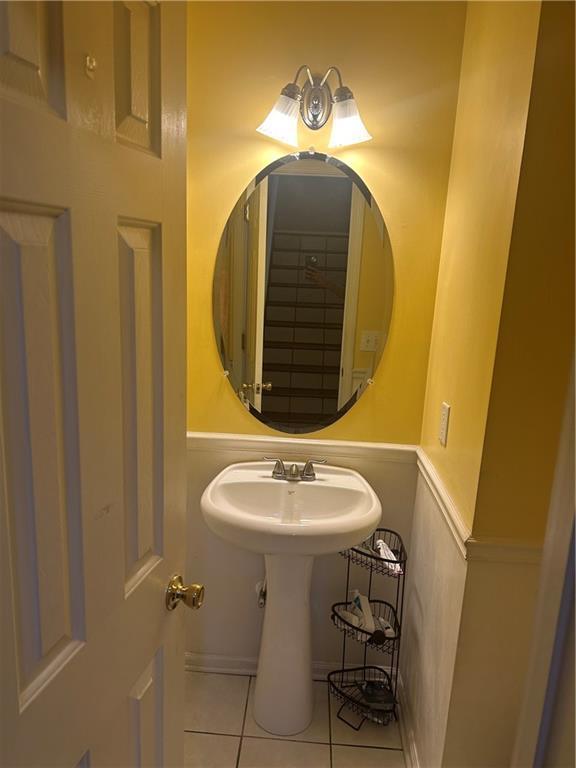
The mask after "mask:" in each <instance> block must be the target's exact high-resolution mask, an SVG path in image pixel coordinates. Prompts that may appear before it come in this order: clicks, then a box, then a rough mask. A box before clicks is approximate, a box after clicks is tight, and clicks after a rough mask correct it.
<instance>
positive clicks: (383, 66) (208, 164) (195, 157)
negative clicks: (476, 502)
mask: <svg viewBox="0 0 576 768" xmlns="http://www.w3.org/2000/svg"><path fill="white" fill-rule="evenodd" d="M464 18H465V4H464V3H459V2H448V3H433V2H423V3H419V2H409V3H408V2H407V3H377V2H375V3H362V2H353V3H352V2H350V3H338V2H336V3H330V2H326V3H324V2H319V3H315V2H307V3H283V2H270V3H225V2H224V3H191V4H190V5H189V72H188V83H189V115H188V131H189V148H188V164H189V165H188V171H189V173H188V210H189V236H188V306H189V317H188V343H189V350H188V366H189V375H188V428H189V429H192V430H200V431H215V432H239V433H253V434H262V433H264V434H266V433H273V432H274V431H273V430H270V429H268V428H267V427H265V426H264V425H262V424H260V423H259V422H258V421H256V420H255V419H254V418H253V417H251V416H250V415H249V414H248V413H247V412H246V411H245V409H244V408H243V407H242V406H241V404H240V403H239V402H238V400H237V398H236V396H235V395H234V394H233V392H232V391H231V389H230V386H229V384H228V382H227V381H226V379H225V378H224V376H223V373H222V368H221V365H220V361H219V358H218V353H217V350H216V345H215V343H214V335H213V330H212V312H211V296H212V273H213V269H214V261H215V258H216V253H217V249H218V242H219V239H220V235H221V233H222V230H223V228H224V225H225V222H226V219H227V218H228V215H229V213H230V211H231V210H232V208H233V206H234V204H235V202H236V200H237V199H238V197H239V195H240V194H241V193H242V191H243V190H244V188H245V187H246V186H247V184H248V183H249V182H250V180H251V179H252V178H253V177H254V176H255V174H256V173H257V172H258V171H259V170H260V169H261V168H263V167H264V166H266V165H267V164H268V163H269V162H271V161H272V160H273V159H275V158H277V157H280V156H282V155H284V154H286V153H287V151H288V148H286V147H284V146H282V145H280V144H278V143H276V142H274V141H272V140H270V139H267V138H265V137H262V136H260V135H259V134H258V133H256V130H255V128H256V126H257V125H258V124H259V123H260V122H261V121H262V119H263V118H264V117H265V115H266V114H267V112H268V111H269V109H270V108H271V106H272V104H273V103H274V101H275V99H276V98H277V95H278V94H279V92H280V89H281V88H282V87H283V86H284V85H285V84H286V83H287V82H288V81H289V80H291V79H292V77H293V76H294V72H295V71H296V68H297V67H298V66H299V65H300V64H302V63H307V64H309V65H310V66H311V67H312V69H313V71H317V72H320V71H322V72H323V71H324V70H325V69H326V68H327V67H328V66H330V65H334V64H335V65H338V66H339V67H341V69H342V72H343V75H344V79H345V82H346V84H348V85H349V86H350V87H351V88H352V90H353V91H354V94H355V96H356V98H357V101H358V104H359V106H360V109H361V112H362V116H363V118H364V120H365V122H366V125H367V127H368V129H369V130H370V131H371V133H372V134H373V136H374V139H373V141H371V142H368V143H366V144H364V145H359V146H358V147H352V148H350V149H345V150H340V151H338V153H337V154H338V156H339V157H340V158H341V159H342V160H343V161H344V162H346V163H348V165H350V166H351V167H352V168H353V169H354V170H355V171H356V172H358V173H359V174H360V175H361V176H362V178H363V179H364V180H365V182H366V183H367V184H368V186H369V188H370V190H371V192H372V193H373V195H374V197H375V198H376V201H377V203H378V205H379V207H380V210H381V211H382V214H383V216H384V220H385V222H386V226H387V228H388V232H389V234H390V240H391V244H392V252H393V256H394V270H395V295H394V310H393V316H392V321H391V326H390V335H389V340H388V344H387V347H386V349H385V352H384V355H383V357H382V361H381V363H380V366H379V368H378V370H377V372H376V375H375V379H376V382H375V384H374V386H372V387H370V388H369V389H368V391H367V392H366V393H365V394H364V395H363V397H362V399H361V400H360V402H359V403H358V404H357V405H356V406H355V407H354V408H353V409H352V410H351V411H350V412H349V413H348V414H346V415H345V416H344V417H343V418H342V419H341V420H340V421H339V422H338V423H336V424H334V425H332V426H330V427H328V428H326V429H324V430H322V431H321V432H320V433H316V434H317V435H318V436H321V437H323V438H324V437H326V438H335V439H351V440H379V441H389V442H399V443H403V442H407V443H416V442H418V440H419V437H420V428H421V421H422V410H423V402H424V391H425V383H426V371H427V363H428V350H429V340H430V332H431V325H432V314H433V307H434V296H435V290H436V276H437V271H438V260H439V254H440V243H441V236H442V223H443V216H444V206H445V201H446V189H447V180H448V171H449V162H450V152H451V146H452V131H453V125H454V113H455V105H456V96H457V88H458V78H459V69H460V56H461V46H462V35H463V28H464ZM328 136H329V129H328V128H325V129H322V130H321V131H319V132H317V133H312V132H310V131H307V130H306V129H305V128H304V127H302V128H301V132H300V138H301V141H302V146H303V148H306V147H308V146H310V145H311V144H313V145H314V147H315V148H316V149H317V150H318V151H325V150H326V148H327V142H328ZM312 436H314V435H312Z"/></svg>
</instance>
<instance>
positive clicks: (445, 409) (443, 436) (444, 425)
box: [438, 403, 450, 447]
mask: <svg viewBox="0 0 576 768" xmlns="http://www.w3.org/2000/svg"><path fill="white" fill-rule="evenodd" d="M449 421H450V406H449V405H448V403H442V406H441V408H440V429H439V430H438V440H440V445H443V446H444V447H446V443H447V442H448V422H449Z"/></svg>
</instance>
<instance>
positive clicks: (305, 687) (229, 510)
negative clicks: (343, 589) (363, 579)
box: [201, 461, 382, 736]
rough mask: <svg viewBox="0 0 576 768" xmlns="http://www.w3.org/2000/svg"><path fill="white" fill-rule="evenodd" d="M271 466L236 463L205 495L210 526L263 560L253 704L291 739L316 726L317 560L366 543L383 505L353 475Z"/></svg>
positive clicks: (266, 722) (260, 719)
mask: <svg viewBox="0 0 576 768" xmlns="http://www.w3.org/2000/svg"><path fill="white" fill-rule="evenodd" d="M272 466H273V465H272V464H271V463H270V462H265V461H262V462H246V463H242V464H231V465H230V466H229V467H227V468H226V469H224V470H223V471H222V472H220V474H219V475H217V476H216V477H215V478H214V480H213V481H212V482H211V483H210V485H209V486H208V487H207V488H206V490H205V491H204V494H203V495H202V500H201V507H202V512H203V514H204V519H205V520H206V523H207V524H208V527H209V528H210V529H211V530H212V531H213V532H214V533H215V534H217V535H218V536H220V537H221V538H223V539H225V540H226V541H229V542H231V543H233V544H237V545H238V546H239V547H243V548H244V549H249V550H251V551H252V552H260V553H262V554H263V555H265V561H266V581H267V598H266V612H265V616H264V627H263V629H262V641H261V644H260V656H259V660H258V676H257V679H256V691H255V698H254V717H255V719H256V722H257V723H258V724H259V725H260V726H261V727H262V728H264V729H265V730H266V731H269V732H270V733H274V734H277V735H282V736H287V735H290V734H294V733H299V732H300V731H303V730H304V729H305V728H307V727H308V725H309V724H310V721H311V719H312V708H313V689H312V655H311V635H310V583H311V578H312V566H313V563H314V555H324V554H329V553H332V552H339V551H340V550H342V549H346V548H348V547H351V546H354V545H356V544H359V543H360V542H361V541H363V540H364V539H366V538H367V537H368V536H369V535H370V534H371V533H372V532H373V531H374V529H375V528H376V527H377V525H378V523H379V522H380V516H381V512H382V510H381V506H380V502H379V500H378V498H377V496H376V494H375V493H374V491H373V490H372V488H371V487H370V485H369V484H368V483H367V482H366V480H364V478H363V477H362V476H361V475H359V474H358V472H355V471H354V470H351V469H344V468H342V467H333V466H329V465H325V466H322V467H316V479H315V480H313V481H310V482H307V481H302V480H301V481H298V482H290V481H287V480H278V479H275V478H273V477H272Z"/></svg>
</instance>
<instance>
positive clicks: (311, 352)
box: [262, 175, 352, 432]
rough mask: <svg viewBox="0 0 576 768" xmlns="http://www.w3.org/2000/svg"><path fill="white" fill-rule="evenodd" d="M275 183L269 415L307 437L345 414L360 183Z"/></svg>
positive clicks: (288, 179) (266, 363)
mask: <svg viewBox="0 0 576 768" xmlns="http://www.w3.org/2000/svg"><path fill="white" fill-rule="evenodd" d="M272 179H273V181H272V183H271V184H270V185H269V198H268V212H269V215H268V225H269V232H270V240H269V249H268V254H267V270H266V271H267V286H266V304H265V318H264V351H263V377H264V379H265V380H267V381H271V382H272V390H271V391H270V392H266V393H265V394H264V397H263V400H262V413H263V414H264V415H265V416H266V417H267V418H268V419H269V420H270V421H278V422H282V423H283V424H284V425H285V426H286V427H287V428H289V429H290V430H293V431H294V432H299V431H306V430H309V429H310V428H314V425H316V424H319V423H322V422H323V421H325V420H326V417H330V416H331V415H334V414H336V413H337V411H338V385H339V376H340V354H341V347H342V324H343V312H344V296H345V291H346V269H347V260H348V233H349V226H350V204H351V192H352V182H351V181H350V179H348V178H342V177H340V178H337V177H316V176H306V175H302V176H289V175H278V176H276V177H274V176H272Z"/></svg>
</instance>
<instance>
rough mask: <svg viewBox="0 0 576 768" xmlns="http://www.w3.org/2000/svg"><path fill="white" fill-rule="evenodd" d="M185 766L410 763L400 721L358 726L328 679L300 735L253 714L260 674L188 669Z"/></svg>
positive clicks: (342, 767)
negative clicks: (281, 731) (274, 728)
mask: <svg viewBox="0 0 576 768" xmlns="http://www.w3.org/2000/svg"><path fill="white" fill-rule="evenodd" d="M185 675H186V710H185V725H184V728H185V731H186V733H185V761H184V765H185V766H186V768H405V762H404V753H403V752H402V743H401V741H400V732H399V729H398V723H396V722H393V723H391V724H390V725H388V726H386V727H379V726H376V725H374V724H373V723H368V722H366V723H364V725H363V726H362V728H361V729H360V731H354V730H352V728H349V727H348V726H346V725H345V724H344V723H342V722H341V721H340V720H339V719H338V718H337V717H336V713H337V711H338V707H339V704H338V703H337V702H336V701H335V700H334V699H333V698H332V699H331V698H330V696H329V695H328V686H327V684H326V683H321V682H317V683H314V695H315V703H314V704H315V705H314V716H313V719H312V722H311V724H310V726H309V727H308V728H307V730H305V731H304V732H303V733H299V734H297V735H296V736H287V737H285V738H284V737H275V736H272V735H271V734H269V733H267V732H266V731H264V730H262V728H260V726H259V725H258V724H257V723H256V721H255V720H254V717H253V715H252V700H253V696H254V682H255V678H253V677H248V676H244V675H219V674H212V673H207V672H186V673H185Z"/></svg>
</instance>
